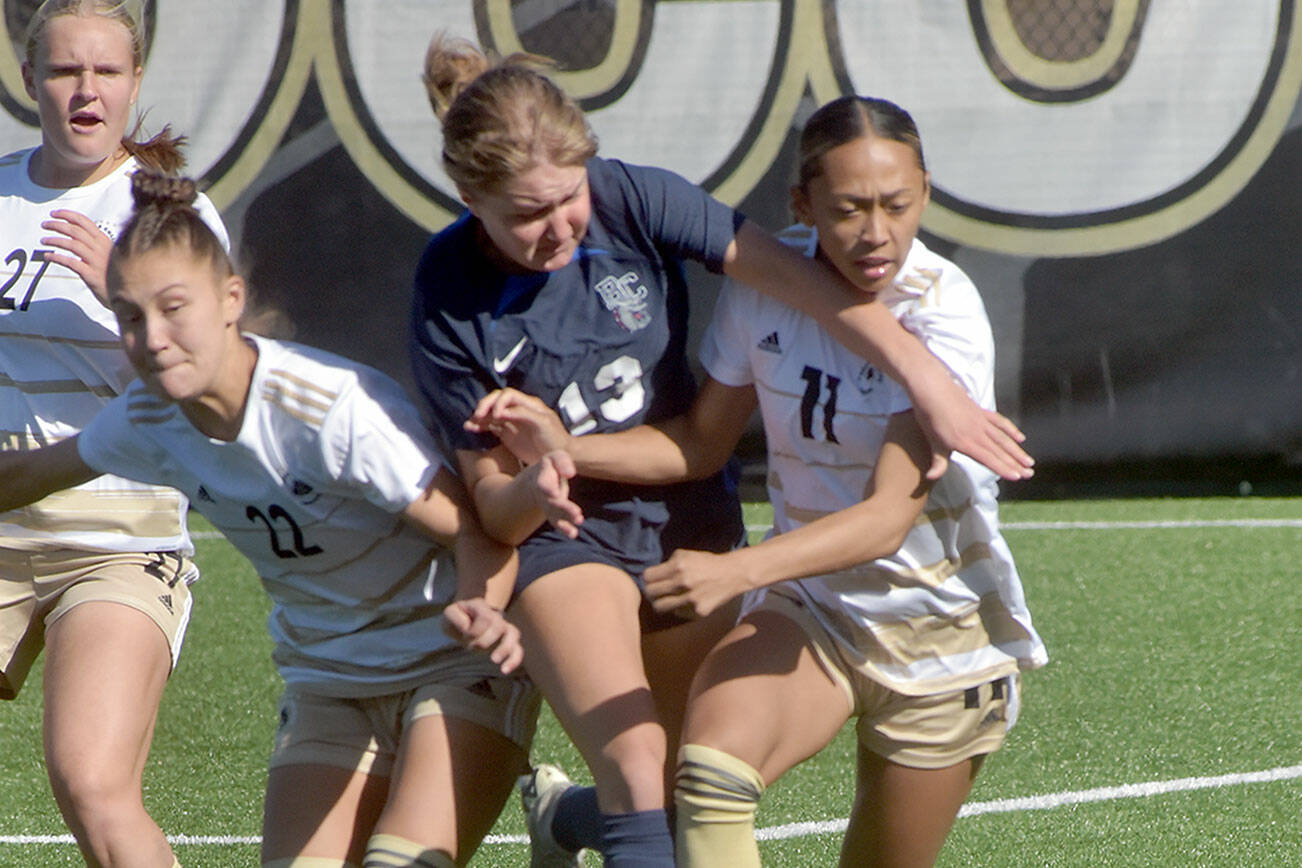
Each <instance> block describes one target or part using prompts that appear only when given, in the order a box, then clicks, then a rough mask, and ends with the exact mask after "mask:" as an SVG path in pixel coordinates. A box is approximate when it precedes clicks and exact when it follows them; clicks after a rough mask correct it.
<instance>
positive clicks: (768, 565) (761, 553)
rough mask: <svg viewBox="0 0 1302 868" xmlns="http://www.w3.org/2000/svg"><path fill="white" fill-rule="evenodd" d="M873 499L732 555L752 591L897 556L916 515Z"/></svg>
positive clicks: (897, 506)
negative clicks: (891, 507)
mask: <svg viewBox="0 0 1302 868" xmlns="http://www.w3.org/2000/svg"><path fill="white" fill-rule="evenodd" d="M887 506H888V504H886V503H885V502H884V500H878V501H876V502H874V501H873V500H872V499H869V500H865V501H864V502H862V503H859V504H856V505H855V506H852V507H849V508H847V509H843V510H840V511H839V512H835V513H832V514H831V515H827V516H824V517H822V518H820V519H817V520H816V521H812V522H810V523H809V524H806V525H803V526H802V527H799V528H796V529H795V530H792V531H788V532H787V533H781V534H778V535H777V536H773V537H770V538H769V539H766V540H764V541H763V542H762V543H759V544H757V545H753V546H748V547H746V548H741V549H737V550H736V551H733V552H730V553H729V554H728V557H729V558H735V559H736V561H737V566H738V568H739V569H741V570H742V571H743V573H744V574H745V575H746V576H747V577H748V580H747V581H748V584H749V585H750V586H751V587H754V588H760V587H764V586H766V585H772V584H776V583H778V582H783V581H787V580H788V579H799V578H804V577H806V576H816V575H822V574H824V573H832V572H836V571H838V570H844V569H848V568H850V567H855V566H859V565H860V564H866V563H869V562H870V561H874V560H876V559H877V558H883V557H887V556H889V555H892V554H894V553H895V552H897V551H899V549H900V546H901V545H903V544H904V539H905V537H906V536H907V535H908V532H909V528H910V527H911V519H910V520H909V521H904V520H901V516H910V517H911V516H912V515H914V514H915V513H913V512H911V511H909V510H907V509H904V508H902V507H901V506H900V505H898V504H897V505H896V508H895V509H889V508H887Z"/></svg>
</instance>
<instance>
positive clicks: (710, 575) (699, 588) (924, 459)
mask: <svg viewBox="0 0 1302 868" xmlns="http://www.w3.org/2000/svg"><path fill="white" fill-rule="evenodd" d="M930 456H931V452H930V448H929V447H928V445H927V441H926V438H925V437H924V436H923V434H922V429H921V428H919V427H918V424H917V421H916V419H915V418H914V414H913V413H912V412H905V413H897V414H896V415H894V416H892V417H891V420H890V422H889V424H888V427H887V431H886V440H885V442H884V443H883V445H882V450H881V453H880V454H879V456H878V459H877V464H876V466H875V467H874V469H873V479H872V485H871V488H870V491H869V493H868V495H867V497H866V498H865V499H864V500H863V501H861V502H860V503H857V504H855V505H854V506H851V507H848V508H846V509H842V510H839V511H838V512H834V513H832V514H831V515H828V516H824V517H823V518H820V519H817V520H816V521H812V522H810V523H809V524H806V525H804V526H802V527H799V528H797V529H795V530H792V531H788V532H787V533H781V534H778V535H776V536H773V537H770V538H769V539H766V540H764V542H762V543H759V544H758V545H753V546H747V547H745V548H740V549H736V550H735V551H731V552H727V553H725V554H712V553H710V552H697V551H687V550H684V549H679V550H678V551H676V552H674V554H673V555H672V556H670V558H669V559H668V560H667V561H665V562H664V563H663V564H659V565H657V566H654V567H652V568H650V569H649V570H647V571H646V573H645V574H644V576H645V579H646V591H647V595H648V596H649V597H650V598H651V601H652V604H653V605H654V606H655V608H656V609H657V610H658V611H661V612H670V611H680V612H682V613H684V614H688V615H694V616H696V617H704V616H706V615H708V614H710V613H711V612H713V611H715V610H716V609H718V608H719V607H720V606H722V605H723V604H724V603H726V602H727V601H728V600H731V599H732V598H734V597H736V596H738V595H739V594H742V593H745V592H746V591H749V590H752V589H754V588H760V587H764V586H766V585H771V584H775V583H777V582H782V581H786V580H787V579H798V578H802V577H804V576H812V575H819V574H821V573H830V572H834V571H836V570H842V569H845V568H847V567H852V566H856V565H858V564H862V563H867V562H869V561H872V560H875V559H876V558H880V557H885V556H887V555H890V554H893V553H894V552H896V551H898V550H899V548H900V546H901V545H903V544H904V538H905V536H906V535H907V534H908V532H909V528H911V527H912V526H913V522H914V520H915V519H916V518H917V516H918V514H919V513H920V512H921V511H922V507H923V505H924V504H925V503H926V500H927V493H928V492H929V491H930V490H931V484H930V483H929V482H928V481H926V479H925V477H924V475H923V473H924V470H925V468H926V467H927V465H928V463H929V461H930Z"/></svg>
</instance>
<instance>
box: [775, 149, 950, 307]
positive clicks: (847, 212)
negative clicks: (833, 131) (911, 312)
mask: <svg viewBox="0 0 1302 868" xmlns="http://www.w3.org/2000/svg"><path fill="white" fill-rule="evenodd" d="M821 163H822V173H821V174H819V175H817V176H816V177H814V178H813V179H811V180H810V181H809V182H808V184H807V185H806V186H805V187H804V188H801V187H795V188H793V189H792V191H791V195H792V210H794V211H795V214H796V217H797V218H798V219H799V220H800V221H801V222H802V223H805V224H806V225H808V226H813V227H814V228H816V229H817V230H818V246H819V253H820V255H821V256H822V257H823V258H825V259H826V260H827V261H828V262H829V263H831V264H832V265H833V266H834V267H835V268H836V270H837V271H839V272H841V274H842V275H844V276H845V277H846V279H848V280H849V281H850V282H851V283H853V284H854V285H855V286H857V287H859V288H860V289H862V290H864V291H866V292H873V293H875V292H877V291H879V290H881V289H884V288H886V287H887V286H889V285H890V283H891V281H893V280H894V279H895V276H896V275H897V274H899V271H900V267H901V266H903V265H904V260H905V257H907V256H908V255H909V248H910V247H912V246H913V239H914V238H915V237H917V234H918V224H919V223H920V222H921V220H922V209H923V208H924V207H926V205H927V202H928V200H929V199H930V195H931V186H930V181H929V179H928V176H927V174H926V173H925V172H923V171H922V169H921V168H919V167H918V158H917V155H916V154H915V153H914V151H913V149H912V148H910V147H909V146H908V145H906V144H904V143H902V142H896V141H891V140H889V139H882V138H878V137H877V136H874V135H871V134H870V135H867V136H864V137H861V138H858V139H855V140H854V141H851V142H847V143H845V144H843V145H839V146H837V147H835V148H832V149H831V150H830V151H828V152H827V153H826V154H824V155H823V157H822V160H821Z"/></svg>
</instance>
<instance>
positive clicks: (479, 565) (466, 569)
mask: <svg viewBox="0 0 1302 868" xmlns="http://www.w3.org/2000/svg"><path fill="white" fill-rule="evenodd" d="M454 552H455V556H456V561H457V595H456V598H457V599H458V600H470V599H474V598H476V597H482V598H483V599H484V600H485V601H487V602H488V604H489V605H491V606H494V607H496V608H498V609H505V608H506V604H507V603H509V602H510V601H511V592H512V590H513V589H514V586H515V575H516V569H517V566H518V560H517V558H516V553H515V548H514V547H513V546H508V545H505V544H503V543H500V542H497V541H496V540H494V539H490V538H489V537H488V536H487V535H486V534H485V533H483V532H482V531H481V530H479V528H478V527H474V528H466V529H464V530H463V531H462V532H461V533H460V534H459V535H458V536H457V542H456V546H455V548H454Z"/></svg>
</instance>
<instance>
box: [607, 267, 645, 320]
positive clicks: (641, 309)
mask: <svg viewBox="0 0 1302 868" xmlns="http://www.w3.org/2000/svg"><path fill="white" fill-rule="evenodd" d="M593 288H594V289H596V290H597V294H598V295H600V296H601V301H602V303H603V304H605V305H606V310H608V311H610V312H611V313H613V314H614V315H615V322H617V323H619V326H620V328H622V329H624V330H625V331H630V332H635V331H637V330H638V329H643V328H646V327H647V326H648V325H650V324H651V312H650V311H649V310H648V309H647V303H646V294H647V290H646V287H645V286H643V285H642V283H641V278H640V277H638V276H637V274H636V273H635V272H632V271H629V272H625V273H624V274H622V275H620V276H619V277H613V276H612V277H603V278H602V279H601V280H600V281H598V282H597V285H596V286H595V287H593Z"/></svg>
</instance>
